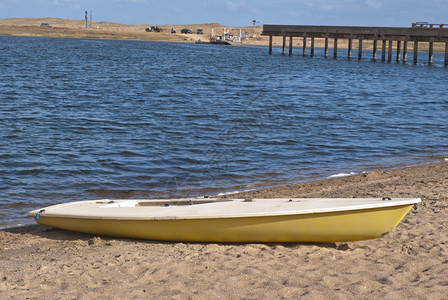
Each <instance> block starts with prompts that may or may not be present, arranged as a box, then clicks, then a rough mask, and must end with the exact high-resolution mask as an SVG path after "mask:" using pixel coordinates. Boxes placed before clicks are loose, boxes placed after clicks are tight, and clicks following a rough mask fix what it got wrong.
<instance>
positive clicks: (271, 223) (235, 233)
mask: <svg viewBox="0 0 448 300" xmlns="http://www.w3.org/2000/svg"><path fill="white" fill-rule="evenodd" d="M412 206H413V204H407V205H398V206H393V207H380V208H370V209H359V210H349V211H335V212H323V213H308V214H288V215H272V216H245V217H222V218H198V219H194V218H188V219H185V218H184V219H182V218H180V219H176V218H171V219H163V218H161V219H150V220H145V219H138V220H130V219H97V218H84V217H83V218H76V217H57V216H45V215H44V214H42V215H41V216H39V217H38V218H36V214H34V216H35V219H36V222H37V223H39V224H41V225H48V226H52V227H56V228H61V229H66V230H71V231H77V232H84V233H89V234H94V235H107V236H116V237H127V238H136V239H150V240H164V241H184V242H343V241H357V240H366V239H373V238H378V237H382V236H384V235H385V234H387V233H388V232H390V231H391V230H392V229H394V228H395V226H397V224H398V223H399V222H400V221H401V219H402V218H403V217H404V216H405V215H406V214H407V213H408V211H409V210H410V209H411V207H412Z"/></svg>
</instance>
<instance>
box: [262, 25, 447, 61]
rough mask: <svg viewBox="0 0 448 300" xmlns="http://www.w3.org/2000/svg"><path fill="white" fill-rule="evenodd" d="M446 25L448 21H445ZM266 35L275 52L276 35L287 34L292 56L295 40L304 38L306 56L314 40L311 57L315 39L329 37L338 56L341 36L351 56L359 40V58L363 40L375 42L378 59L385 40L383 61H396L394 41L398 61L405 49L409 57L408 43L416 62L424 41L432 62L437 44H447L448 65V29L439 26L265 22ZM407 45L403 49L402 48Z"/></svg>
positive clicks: (374, 50)
mask: <svg viewBox="0 0 448 300" xmlns="http://www.w3.org/2000/svg"><path fill="white" fill-rule="evenodd" d="M442 25H446V24H442ZM262 35H265V36H269V54H271V53H272V37H274V36H280V37H283V48H282V52H283V53H285V49H286V38H289V55H292V48H293V39H294V38H295V37H299V38H303V55H306V50H307V40H308V39H309V40H310V42H311V54H310V55H311V56H314V39H315V38H323V39H325V50H324V55H325V57H328V40H329V39H333V43H334V45H333V57H334V58H336V57H337V51H338V39H347V40H348V58H351V53H352V41H353V40H358V41H359V42H358V59H361V58H362V42H363V41H364V40H371V41H373V49H372V50H373V54H372V55H373V57H372V59H374V60H376V56H377V49H378V41H380V42H381V43H382V45H381V46H382V51H381V60H382V61H385V60H386V48H388V56H387V60H388V61H391V60H392V47H393V42H396V54H397V57H396V60H397V61H400V59H401V51H403V58H402V59H403V62H406V60H407V51H408V42H412V43H413V51H414V57H413V62H414V63H417V58H418V45H419V43H420V42H425V43H429V50H428V63H429V64H432V62H433V52H434V43H435V42H439V43H445V60H444V64H445V66H447V65H448V28H444V26H439V27H438V28H435V27H434V26H413V27H409V28H407V27H355V26H302V25H263V33H262ZM402 46H403V48H402Z"/></svg>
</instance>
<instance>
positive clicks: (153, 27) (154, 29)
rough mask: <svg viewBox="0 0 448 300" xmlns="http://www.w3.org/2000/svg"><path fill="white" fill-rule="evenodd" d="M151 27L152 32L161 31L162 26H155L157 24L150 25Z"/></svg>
mask: <svg viewBox="0 0 448 300" xmlns="http://www.w3.org/2000/svg"><path fill="white" fill-rule="evenodd" d="M151 29H152V31H154V32H161V31H162V28H160V27H157V26H152V27H151Z"/></svg>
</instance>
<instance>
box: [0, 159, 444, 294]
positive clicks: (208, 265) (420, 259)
mask: <svg viewBox="0 0 448 300" xmlns="http://www.w3.org/2000/svg"><path fill="white" fill-rule="evenodd" d="M241 196H253V197H384V196H389V197H420V198H422V201H423V202H422V203H421V204H419V205H418V206H417V207H415V208H414V209H412V210H411V212H410V213H409V214H408V215H407V216H406V217H405V219H404V220H403V221H402V222H401V223H400V224H399V225H398V226H397V228H395V229H394V230H393V231H392V232H391V233H389V234H388V235H386V236H385V237H382V238H379V239H374V240H368V241H358V242H347V243H328V244H302V243H294V244H215V243H210V244H202V243H176V242H172V243H168V242H157V241H142V240H131V239H121V238H110V237H98V236H92V235H87V234H80V233H72V232H67V231H63V230H58V229H53V228H49V227H45V226H38V225H34V226H28V227H22V228H12V229H5V230H0V241H1V244H0V245H1V247H0V264H1V266H2V271H1V276H0V294H1V295H2V298H17V299H25V298H27V299H43V298H46V299H60V298H66V299H68V298H75V299H92V298H96V299H110V298H112V299H117V298H125V299H129V298H162V299H163V298H165V299H166V298H169V299H210V298H217V299H242V298H245V299H258V298H265V299H274V298H287V299H290V298H304V299H324V298H325V299H329V298H331V299H380V298H386V299H400V298H412V299H442V298H446V295H448V247H447V246H448V163H444V162H443V163H439V164H428V165H424V166H418V167H410V168H404V169H399V170H387V171H372V172H369V173H366V174H360V175H355V176H350V177H341V178H334V179H326V180H319V181H314V182H307V183H300V184H295V185H288V186H282V187H277V188H270V189H265V190H259V191H253V192H250V193H245V194H243V195H241Z"/></svg>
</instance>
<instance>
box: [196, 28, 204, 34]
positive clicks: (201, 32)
mask: <svg viewBox="0 0 448 300" xmlns="http://www.w3.org/2000/svg"><path fill="white" fill-rule="evenodd" d="M196 33H197V34H204V29H202V28H198V30H196Z"/></svg>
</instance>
